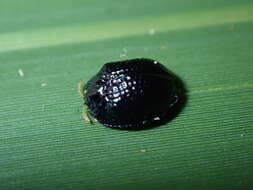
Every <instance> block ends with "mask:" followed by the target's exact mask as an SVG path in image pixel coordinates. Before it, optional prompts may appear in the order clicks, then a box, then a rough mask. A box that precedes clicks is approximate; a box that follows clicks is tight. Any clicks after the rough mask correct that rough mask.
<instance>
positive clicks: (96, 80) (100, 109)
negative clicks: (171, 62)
mask: <svg viewBox="0 0 253 190" xmlns="http://www.w3.org/2000/svg"><path fill="white" fill-rule="evenodd" d="M79 90H80V93H81V95H82V97H83V98H84V101H85V102H84V109H83V116H84V119H85V120H86V121H91V117H90V116H92V117H94V118H96V120H98V121H99V122H100V123H102V124H104V125H105V126H108V127H113V128H127V129H140V128H144V127H147V126H151V125H152V124H153V123H155V122H157V121H160V120H161V121H162V120H165V118H166V117H167V116H168V114H172V115H173V113H171V110H172V109H173V108H174V107H176V106H175V105H176V104H179V102H180V100H181V99H180V97H182V95H183V90H182V87H181V86H180V85H178V78H177V77H176V76H175V75H174V74H173V73H172V72H171V71H169V70H167V69H166V68H165V67H164V66H163V65H162V64H160V63H159V62H158V61H154V60H151V59H146V58H138V59H131V60H125V61H118V62H110V63H106V64H105V65H104V66H103V67H102V69H101V70H100V71H99V72H98V73H97V74H96V75H95V76H94V77H92V78H91V79H90V80H89V81H88V82H87V83H86V84H85V85H82V84H81V83H80V85H79Z"/></svg>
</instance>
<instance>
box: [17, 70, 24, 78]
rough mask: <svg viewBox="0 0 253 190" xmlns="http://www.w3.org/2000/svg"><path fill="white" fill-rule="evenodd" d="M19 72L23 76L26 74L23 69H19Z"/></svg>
mask: <svg viewBox="0 0 253 190" xmlns="http://www.w3.org/2000/svg"><path fill="white" fill-rule="evenodd" d="M18 74H19V76H21V77H23V76H25V73H24V71H23V70H22V69H18Z"/></svg>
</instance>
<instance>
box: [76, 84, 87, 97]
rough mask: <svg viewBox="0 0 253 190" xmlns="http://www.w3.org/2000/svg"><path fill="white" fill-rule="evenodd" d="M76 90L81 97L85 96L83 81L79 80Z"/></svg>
mask: <svg viewBox="0 0 253 190" xmlns="http://www.w3.org/2000/svg"><path fill="white" fill-rule="evenodd" d="M77 91H78V93H79V94H80V96H81V98H84V97H85V96H86V90H85V89H84V81H80V82H79V83H78V84H77Z"/></svg>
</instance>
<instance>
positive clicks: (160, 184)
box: [0, 0, 253, 190]
mask: <svg viewBox="0 0 253 190" xmlns="http://www.w3.org/2000/svg"><path fill="white" fill-rule="evenodd" d="M252 32H253V4H252V2H251V1H250V0H240V1H238V0H231V1H226V0H213V1H203V0H170V1H166V0H156V1H153V0H151V1H144V0H139V1H136V0H128V1H116V0H104V1H101V0H100V1H98V0H93V1H92V0H75V1H67V0H62V1H58V0H56V1H49V0H44V1H32V0H26V1H24V0H19V1H18V0H13V1H10V0H1V2H0V81H1V83H0V142H1V143H0V166H1V167H0V182H1V183H0V189H1V190H5V189H110V190H112V189H138V190H140V189H210V190H211V189H229V190H230V189H251V188H252V187H253V183H252V177H253V175H252V171H253V159H252V157H253V149H252V147H253V128H252V127H253V117H252V116H253V101H252V96H253V77H252V76H253V63H252V60H253V43H252V42H253V35H252ZM136 57H145V58H152V59H156V60H158V61H160V62H161V63H163V64H164V65H165V66H166V67H168V68H169V69H171V70H172V71H173V72H175V73H176V74H177V75H178V76H180V77H181V78H182V79H183V81H184V82H185V84H186V86H187V90H188V102H187V104H186V106H185V108H184V110H183V111H182V112H181V113H180V114H179V116H178V117H176V118H175V119H174V120H172V121H171V122H170V123H167V124H166V125H163V126H160V127H157V128H153V129H149V130H142V131H125V130H123V131H122V130H113V129H110V128H106V127H104V126H102V125H101V124H99V123H95V124H94V125H90V124H88V123H85V122H84V121H83V119H82V114H81V112H80V108H81V106H82V104H83V101H82V99H81V98H80V95H79V94H78V91H77V84H78V82H79V81H80V80H84V81H87V80H89V79H90V77H92V76H93V75H94V74H96V73H97V72H98V70H99V69H100V68H101V67H102V65H103V64H104V63H106V62H110V61H117V60H122V59H131V58H136Z"/></svg>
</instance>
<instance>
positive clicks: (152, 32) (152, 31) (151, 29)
mask: <svg viewBox="0 0 253 190" xmlns="http://www.w3.org/2000/svg"><path fill="white" fill-rule="evenodd" d="M148 33H149V35H151V36H152V35H154V34H155V29H154V28H150V29H149V30H148Z"/></svg>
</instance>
